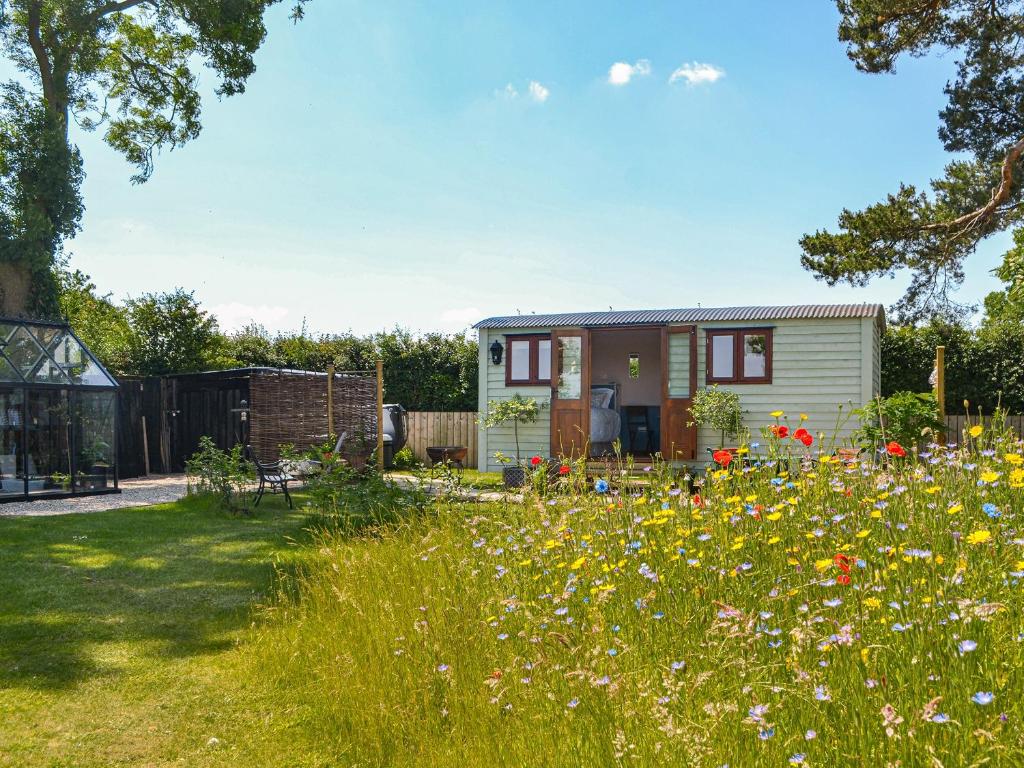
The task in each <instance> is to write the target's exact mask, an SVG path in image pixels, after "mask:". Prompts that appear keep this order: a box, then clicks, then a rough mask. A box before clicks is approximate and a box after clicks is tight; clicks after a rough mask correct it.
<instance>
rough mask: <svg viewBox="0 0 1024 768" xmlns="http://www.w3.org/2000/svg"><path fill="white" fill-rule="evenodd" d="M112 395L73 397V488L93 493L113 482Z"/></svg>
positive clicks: (91, 394)
mask: <svg viewBox="0 0 1024 768" xmlns="http://www.w3.org/2000/svg"><path fill="white" fill-rule="evenodd" d="M114 398H115V395H114V393H113V392H77V393H76V396H75V400H76V404H75V407H74V413H75V432H76V436H75V488H76V489H77V490H79V491H96V490H100V489H103V488H107V487H109V486H112V485H113V482H114V458H115V457H114V402H115V400H114Z"/></svg>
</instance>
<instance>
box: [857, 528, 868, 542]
mask: <svg viewBox="0 0 1024 768" xmlns="http://www.w3.org/2000/svg"><path fill="white" fill-rule="evenodd" d="M870 533H871V531H869V530H868V529H867V528H862V529H861V530H859V531H857V538H858V539H863V538H864V537H865V536H867V535H869V534H870Z"/></svg>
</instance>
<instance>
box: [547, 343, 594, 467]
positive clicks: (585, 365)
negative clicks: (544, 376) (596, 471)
mask: <svg viewBox="0 0 1024 768" xmlns="http://www.w3.org/2000/svg"><path fill="white" fill-rule="evenodd" d="M589 442H590V331H588V330H586V329H585V328H578V329H571V330H558V331H552V332H551V455H552V456H553V457H554V456H564V457H568V458H578V457H580V456H585V455H586V451H587V446H588V444H589Z"/></svg>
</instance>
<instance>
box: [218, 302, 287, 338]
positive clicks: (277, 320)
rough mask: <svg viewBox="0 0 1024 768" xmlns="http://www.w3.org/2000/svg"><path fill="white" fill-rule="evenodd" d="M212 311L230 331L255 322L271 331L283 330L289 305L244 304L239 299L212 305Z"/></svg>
mask: <svg viewBox="0 0 1024 768" xmlns="http://www.w3.org/2000/svg"><path fill="white" fill-rule="evenodd" d="M210 312H211V313H212V314H213V315H214V316H215V317H216V318H217V323H218V324H219V325H220V327H221V330H223V331H228V332H230V331H239V330H241V329H242V328H244V327H245V326H247V325H251V324H253V323H257V324H258V325H262V326H263V327H264V328H267V329H268V330H271V331H276V330H281V328H282V323H283V321H284V319H285V318H286V317H288V308H287V307H281V306H269V305H267V304H259V305H252V304H242V303H241V302H238V301H232V302H230V303H228V304H218V305H217V306H215V307H211V308H210Z"/></svg>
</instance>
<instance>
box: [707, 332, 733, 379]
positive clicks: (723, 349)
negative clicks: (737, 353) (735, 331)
mask: <svg viewBox="0 0 1024 768" xmlns="http://www.w3.org/2000/svg"><path fill="white" fill-rule="evenodd" d="M734 341H735V339H734V338H733V337H732V336H712V337H711V365H712V369H711V378H713V379H731V378H732V377H733V351H732V349H733V342H734Z"/></svg>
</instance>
